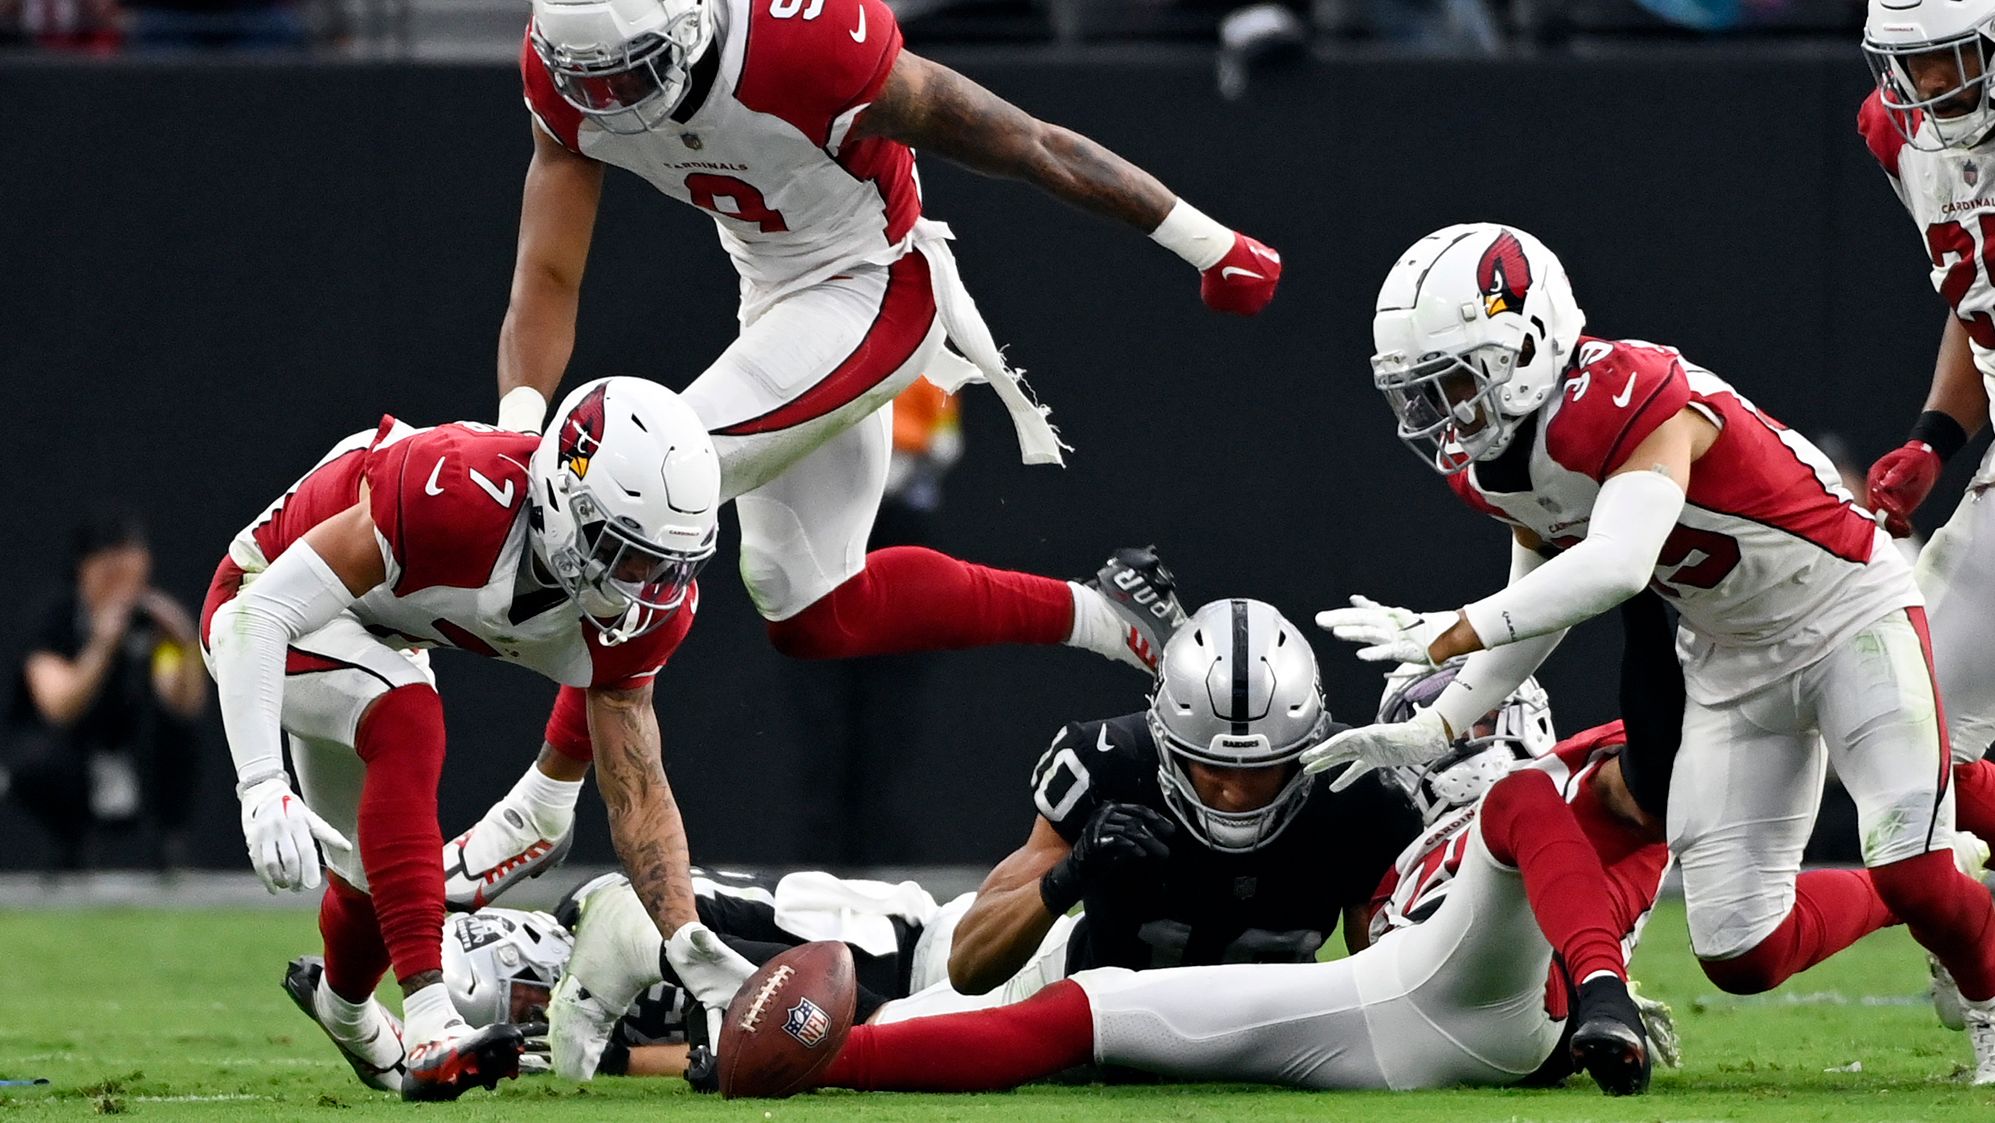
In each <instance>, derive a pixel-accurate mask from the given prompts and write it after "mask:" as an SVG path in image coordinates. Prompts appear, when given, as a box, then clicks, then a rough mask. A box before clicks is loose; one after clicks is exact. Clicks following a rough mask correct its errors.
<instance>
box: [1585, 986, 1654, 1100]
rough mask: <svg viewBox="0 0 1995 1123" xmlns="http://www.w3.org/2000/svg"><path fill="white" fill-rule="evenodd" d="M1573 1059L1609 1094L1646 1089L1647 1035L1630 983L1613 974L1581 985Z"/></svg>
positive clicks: (1647, 1067)
mask: <svg viewBox="0 0 1995 1123" xmlns="http://www.w3.org/2000/svg"><path fill="white" fill-rule="evenodd" d="M1572 1016H1573V1017H1574V1018H1575V1019H1577V1020H1578V1022H1579V1028H1578V1029H1576V1030H1574V1031H1573V1035H1572V1044H1571V1049H1572V1062H1573V1066H1574V1067H1576V1068H1582V1069H1585V1070H1586V1072H1587V1074H1588V1075H1589V1076H1591V1077H1593V1082H1594V1083H1595V1084H1598V1085H1600V1090H1601V1091H1603V1092H1605V1093H1607V1094H1608V1095H1610V1096H1639V1095H1641V1094H1642V1093H1644V1092H1646V1091H1648V1090H1649V1073H1650V1070H1651V1067H1652V1062H1651V1061H1650V1058H1649V1038H1648V1034H1647V1033H1645V1032H1644V1031H1643V1029H1642V1015H1641V1011H1639V1010H1638V1009H1636V1007H1635V1000H1634V999H1633V998H1631V997H1629V995H1628V985H1627V984H1626V983H1624V982H1622V981H1621V980H1620V979H1616V978H1613V977H1612V976H1602V977H1601V978H1598V979H1593V980H1590V981H1588V982H1586V983H1584V984H1582V985H1581V986H1580V988H1579V998H1578V1001H1577V1002H1576V1003H1575V1006H1574V1010H1573V1015H1572Z"/></svg>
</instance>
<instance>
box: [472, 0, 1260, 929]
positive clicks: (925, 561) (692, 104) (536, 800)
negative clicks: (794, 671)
mask: <svg viewBox="0 0 1995 1123" xmlns="http://www.w3.org/2000/svg"><path fill="white" fill-rule="evenodd" d="M520 71H521V75H522V78H523V79H524V83H525V95H526V103H527V108H528V110H529V111H530V113H531V114H532V117H533V122H534V123H533V127H532V132H533V145H534V152H533V162H532V164H531V166H530V167H529V168H528V170H527V177H526V192H525V198H524V200H523V202H522V205H521V218H520V233H519V252H518V259H517V263H516V266H515V270H514V274H513V288H512V301H511V305H510V307H509V308H508V309H507V312H506V319H505V324H504V326H503V328H502V329H501V331H500V335H499V390H500V393H501V394H502V395H503V400H502V402H501V407H500V424H501V425H502V426H506V427H510V428H516V429H526V430H534V429H537V428H538V427H539V424H540V418H541V412H542V410H543V409H544V407H545V402H546V400H547V399H548V397H549V396H551V395H552V393H553V392H554V389H555V387H556V386H557V385H558V384H559V382H560V380H561V375H562V369H563V368H564V367H565V366H566V365H567V363H568V359H569V355H570V353H571V351H572V349H573V345H574V339H575V315H576V307H577V303H578V300H579V295H580V289H581V282H582V274H583V269H584V266H585V264H586V262H587V260H588V254H589V241H590V237H591V233H592V230H593V228H594V224H595V217H596V211H597V201H598V197H599V195H600V193H601V190H602V182H603V176H604V169H605V168H607V167H617V168H623V169H625V170H627V171H630V172H632V173H634V174H636V175H638V176H640V177H642V178H643V179H644V180H645V181H646V182H647V183H649V184H650V185H651V186H652V187H654V188H656V189H657V190H658V191H660V192H662V193H663V194H665V195H668V196H670V197H672V198H675V199H678V200H681V201H683V202H687V203H690V204H692V205H693V206H695V207H698V208H700V209H701V210H703V211H705V212H707V213H708V214H710V215H711V216H712V217H713V220H714V225H715V227H716V228H717V230H718V232H719V234H720V241H721V245H722V247H723V248H725V249H726V250H727V253H728V255H729V257H731V258H732V259H733V261H734V265H735V268H736V270H737V271H738V272H739V273H740V275H741V305H740V323H741V335H740V338H739V339H738V340H737V341H736V342H735V343H734V344H733V345H732V346H730V347H729V348H728V349H727V350H726V351H725V352H723V353H722V354H721V355H720V357H719V358H718V359H716V360H715V361H714V363H713V364H712V365H711V366H709V367H708V368H707V370H706V371H705V372H704V373H703V374H701V375H700V376H699V377H698V378H697V379H695V380H694V381H693V383H692V384H691V385H690V386H689V387H688V388H687V389H686V400H687V401H688V402H690V403H691V404H692V406H693V408H694V410H695V411H697V412H698V413H699V415H700V416H701V418H702V419H704V420H705V422H706V423H707V427H708V429H709V430H711V431H712V433H713V437H714V444H715V446H716V447H717V448H718V449H719V451H720V458H721V474H722V479H721V495H722V498H723V500H725V499H737V500H738V502H737V510H738V512H739V514H740V517H741V539H742V541H741V573H742V577H743V579H744V581H745V582H746V583H747V586H748V591H749V593H750V595H751V597H752V598H753V599H754V601H755V604H756V607H757V609H758V610H759V611H760V612H761V614H762V616H763V617H764V618H765V619H766V620H767V621H768V628H769V637H770V640H771V642H773V643H774V645H775V646H776V648H777V649H778V650H779V651H782V652H784V653H785V654H788V655H792V656H797V657H802V658H845V657H852V656H861V655H879V654H888V653H896V652H905V651H923V650H936V649H945V648H963V647H975V646H982V645H986V644H998V643H1037V644H1054V643H1067V644H1071V645H1074V646H1078V647H1083V648H1087V649H1090V650H1093V651H1096V652H1099V653H1101V654H1103V655H1107V656H1110V657H1112V658H1119V659H1125V660H1128V661H1131V662H1137V663H1141V664H1145V665H1147V664H1150V663H1153V662H1154V661H1155V655H1156V652H1157V651H1158V650H1159V649H1161V647H1162V645H1163V641H1164V639H1166V638H1168V635H1169V630H1170V626H1173V625H1175V623H1176V622H1178V621H1181V620H1182V619H1183V613H1182V610H1181V609H1180V608H1179V607H1178V606H1177V604H1176V601H1175V599H1174V598H1172V597H1170V595H1169V587H1168V581H1167V580H1165V579H1164V575H1163V574H1161V573H1160V572H1158V570H1157V569H1156V567H1155V561H1154V559H1152V558H1146V557H1141V556H1139V557H1137V558H1135V559H1134V560H1133V564H1132V563H1131V560H1130V559H1123V560H1119V561H1112V562H1111V563H1110V565H1109V566H1108V567H1107V568H1106V569H1105V570H1104V571H1103V572H1102V574H1101V575H1099V576H1098V577H1097V579H1096V580H1095V581H1093V582H1089V583H1086V584H1083V583H1077V582H1068V581H1062V580H1055V579H1050V578H1045V577H1038V576H1033V575H1030V574H1024V573H1015V572H1008V571H1003V570H996V569H991V568H988V567H985V566H979V565H972V564H968V563H965V562H962V561H958V560H957V559H955V558H951V557H948V556H946V555H943V554H941V553H938V552H936V551H933V550H927V549H921V548H915V547H895V548H892V549H888V550H882V551H879V552H877V553H874V554H871V555H868V554H867V552H866V539H867V536H868V533H869V531H870V530H871V527H872V523H873V517H874V514H875V512H876V511H877V510H878V507H879V503H880V497H881V495H882V491H883V488H884V486H885V480H886V470H887V460H888V453H889V451H890V446H891V437H890V426H889V419H888V415H887V412H886V407H887V405H888V403H889V402H890V401H891V399H892V398H893V397H894V396H895V395H896V394H898V393H899V392H900V391H901V390H903V389H905V388H906V387H907V386H908V385H909V384H910V383H912V382H913V381H914V379H915V377H916V376H918V375H921V374H926V375H927V376H928V378H929V379H930V381H933V382H936V383H938V384H939V385H941V386H942V387H943V388H944V389H954V388H956V386H957V385H959V384H961V383H963V382H965V381H969V380H978V381H987V382H989V383H990V384H991V385H992V387H993V388H994V389H996V390H997V391H998V392H999V394H1000V395H1001V396H1002V397H1003V398H1004V401H1005V403H1006V405H1007V406H1008V407H1009V408H1010V410H1011V412H1012V416H1013V419H1014V422H1015V423H1016V424H1017V426H1018V429H1019V436H1020V440H1021V444H1022V447H1023V449H1024V452H1025V459H1026V461H1027V463H1057V462H1058V461H1059V459H1060V453H1061V447H1062V446H1061V445H1060V442H1059V439H1058V438H1057V437H1056V436H1055V434H1054V432H1053V430H1052V429H1051V427H1050V426H1049V425H1048V423H1047V421H1046V417H1045V412H1044V411H1043V410H1042V409H1041V408H1040V407H1039V406H1038V405H1037V404H1036V402H1034V401H1033V400H1032V398H1031V397H1030V395H1029V393H1028V391H1026V390H1025V389H1024V388H1023V387H1022V384H1021V383H1019V382H1018V380H1017V378H1016V375H1015V374H1014V373H1013V372H1012V371H1011V370H1010V369H1009V368H1007V366H1006V365H1005V361H1004V359H1003V358H1002V357H1001V355H1000V354H999V351H998V348H997V346H996V345H995V343H994V342H993V340H992V338H991V334H990V331H989V329H988V328H986V327H985V325H984V323H983V321H982V319H981V318H980V316H979V315H978V313H977V309H976V304H975V302H974V301H972V300H971V299H970V296H969V294H968V292H967V291H966V290H965V289H964V286H963V284H962V282H961V280H960V279H959V277H958V274H957V269H956V264H955V260H954V258H953V256H952V255H951V253H950V252H949V247H948V244H947V239H948V238H949V236H950V235H949V231H948V228H947V227H945V226H943V225H941V224H939V223H935V222H931V221H928V220H925V219H923V218H922V198H921V191H920V184H919V182H918V180H917V178H916V174H915V168H914V162H915V161H914V152H913V149H915V148H919V149H921V150H922V151H923V152H925V153H927V154H930V155H935V156H941V157H943V158H945V159H949V160H952V161H954V162H956V163H959V164H962V165H964V166H966V167H969V168H971V169H972V170H974V171H978V172H982V173H984V174H987V175H994V176H1002V177H1005V178H1010V179H1017V180H1023V181H1025V182H1028V183H1031V184H1033V185H1035V186H1037V187H1039V188H1041V189H1042V190H1045V191H1047V192H1048V193H1050V194H1052V195H1054V196H1055V197H1057V198H1060V199H1062V200H1065V201H1066V202H1069V203H1072V204H1074V205H1076V206H1078V207H1081V208H1083V209H1085V210H1087V211H1090V212H1091V213H1094V214H1098V215H1101V216H1103V217H1105V218H1109V219H1112V220H1114V221H1117V222H1120V223H1123V224H1125V225H1128V226H1131V227H1134V228H1135V229H1137V230H1139V231H1142V232H1144V233H1147V234H1149V235H1150V236H1151V237H1152V238H1153V239H1154V240H1156V241H1157V242H1158V243H1160V244H1161V245H1163V246H1164V247H1166V248H1167V249H1169V250H1171V251H1173V252H1175V253H1176V254H1178V255H1179V256H1180V257H1182V258H1184V259H1185V260H1186V261H1187V262H1189V263H1190V264H1192V265H1193V266H1194V267H1195V268H1197V269H1198V270H1199V271H1200V272H1201V274H1202V278H1203V280H1202V293H1203V296H1204V299H1205V301H1206V303H1207V304H1209V305H1211V306H1212V307H1213V308H1215V309H1219V310H1221V311H1227V312H1236V313H1243V314H1251V313H1254V312H1257V311H1259V310H1260V309H1261V307H1262V306H1263V305H1265V304H1266V303H1267V302H1268V300H1269V299H1271V298H1272V296H1273V295H1274V291H1275V285H1276V283H1277V281H1278V279H1279V277H1280V275H1281V259H1280V258H1279V256H1278V255H1277V254H1276V253H1275V252H1274V251H1273V250H1271V249H1269V248H1268V247H1267V246H1265V245H1263V244H1261V243H1260V242H1258V241H1255V240H1254V239H1252V238H1249V237H1247V236H1246V235H1244V234H1238V233H1235V232H1234V231H1233V230H1231V229H1229V228H1227V227H1225V226H1223V225H1221V224H1219V223H1218V222H1216V221H1214V220H1212V219H1210V218H1208V217H1206V216H1205V215H1204V214H1202V213H1200V212H1199V211H1198V210H1197V209H1196V208H1194V207H1192V206H1191V205H1189V204H1188V203H1186V202H1184V201H1183V200H1181V199H1178V198H1177V197H1175V196H1174V195H1173V194H1172V193H1171V192H1170V191H1169V190H1168V189H1166V188H1165V187H1164V186H1163V185H1162V184H1161V183H1159V182H1158V181H1157V180H1156V179H1155V178H1154V177H1152V176H1150V175H1149V174H1148V173H1146V172H1144V171H1142V170H1141V169H1139V168H1136V167H1134V166H1132V165H1131V164H1129V163H1128V162H1127V161H1125V160H1123V159H1121V158H1120V157H1118V156H1116V155H1114V154H1113V153H1111V152H1109V151H1107V150H1106V149H1104V148H1102V147H1101V146H1100V145H1097V144H1095V143H1094V142H1092V141H1090V140H1088V139H1087V138H1085V137H1082V136H1079V135H1077V134H1075V133H1073V132H1071V131H1069V130H1067V129H1063V128H1060V127H1058V126H1054V125H1049V124H1047V123H1045V122H1042V121H1039V120H1036V119H1034V118H1033V117H1031V116H1030V115H1028V114H1026V113H1024V112H1022V111H1021V110H1019V109H1018V108H1016V107H1015V106H1013V105H1011V104H1009V103H1008V102H1006V101H1004V100H1002V99H1001V98H999V97H997V96H995V95H993V94H992V93H990V92H989V91H987V90H985V89H983V88H982V87H980V86H978V85H977V84H976V83H974V82H971V81H969V80H968V79H966V78H964V77H963V76H962V75H960V74H957V73H956V72H954V71H952V70H950V69H949V68H947V67H944V66H940V65H937V64H936V63H933V62H930V61H929V60H927V59H924V58H921V57H919V56H917V55H915V54H913V53H912V52H909V51H905V50H903V49H902V46H901V32H900V28H899V26H898V25H897V23H896V22H895V19H894V14H893V10H892V9H891V8H889V7H888V6H887V4H886V3H884V2H883V0H535V3H534V5H533V20H532V23H531V25H530V26H529V27H528V29H527V34H526V40H525V42H524V43H523V44H522V47H521V53H520ZM1021 233H1022V232H1021ZM1048 261H1049V262H1050V261H1051V258H1050V257H1049V258H1048ZM659 309H660V312H661V313H663V312H665V311H666V306H665V304H664V303H662V302H661V304H660V305H659ZM663 323H664V321H661V329H662V324H663ZM945 340H946V341H948V342H950V343H953V344H954V345H955V347H956V349H957V350H959V351H960V352H961V353H962V355H965V356H968V360H969V361H968V362H965V361H964V359H962V358H959V357H958V356H957V355H956V354H955V353H954V352H951V351H950V350H948V349H946V348H945V347H944V342H945ZM1149 609H1155V610H1156V613H1155V614H1152V613H1151V612H1149V611H1147V610H1149ZM542 762H543V770H542V775H541V776H540V777H538V778H536V777H535V776H533V775H529V776H528V777H526V778H525V779H524V780H522V782H521V787H520V788H519V789H516V791H515V793H514V795H513V796H512V797H510V798H509V799H508V800H506V801H504V802H502V803H501V805H500V806H499V807H497V808H495V809H494V810H493V812H492V813H491V814H488V815H487V816H486V818H485V819H484V820H483V821H482V822H481V824H480V825H479V826H478V827H476V828H475V829H474V831H473V832H472V833H471V834H470V835H469V836H468V837H466V838H464V839H462V840H461V842H462V845H461V846H459V847H456V848H454V849H453V851H452V852H451V853H449V854H446V856H445V861H446V863H447V864H449V865H451V866H453V867H461V868H462V869H463V873H462V874H461V875H458V876H455V877H453V881H452V884H453V896H454V897H457V896H460V895H468V894H474V893H477V892H478V891H479V890H480V889H481V888H482V889H484V890H486V891H485V892H484V893H483V896H484V897H487V898H488V897H489V896H490V895H491V891H494V890H497V889H500V888H503V887H504V883H505V882H506V880H507V879H508V878H510V879H513V880H516V879H517V877H518V876H520V875H522V874H525V873H529V872H531V871H532V870H534V869H537V868H539V867H540V865H542V864H543V863H544V862H545V860H546V855H547V853H548V851H549V850H550V849H551V848H552V846H553V845H554V844H553V842H552V841H551V840H554V839H558V838H559V837H560V834H559V831H560V830H561V829H562V827H563V826H564V825H565V824H566V822H567V821H568V820H569V817H570V816H571V815H572V811H571V810H570V808H571V807H572V797H571V796H569V795H568V794H567V793H570V792H572V790H573V783H574V782H576V781H579V779H580V777H581V775H582V772H583V769H584V768H585V762H577V761H573V760H568V759H563V758H562V757H560V755H559V754H558V753H556V754H544V755H543V757H542ZM563 784H566V785H568V786H566V787H563V786H561V785H563ZM564 799H566V800H569V802H566V803H564ZM509 812H510V813H511V814H510V817H509V814H508V813H509ZM513 819H517V820H519V822H518V823H513V822H512V821H511V820H513ZM494 870H498V871H501V872H499V873H497V874H496V875H494V874H493V872H492V871H494ZM463 903H465V904H467V905H468V904H473V903H474V902H472V901H470V900H468V899H467V900H465V901H464V902H463Z"/></svg>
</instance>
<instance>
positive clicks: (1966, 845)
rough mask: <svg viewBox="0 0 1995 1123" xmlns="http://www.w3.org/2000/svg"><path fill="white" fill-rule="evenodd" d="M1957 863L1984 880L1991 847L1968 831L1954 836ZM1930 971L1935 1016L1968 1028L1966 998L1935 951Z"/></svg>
mask: <svg viewBox="0 0 1995 1123" xmlns="http://www.w3.org/2000/svg"><path fill="white" fill-rule="evenodd" d="M1953 864H1954V868H1956V869H1958V870H1960V872H1961V873H1962V874H1965V875H1966V876H1968V877H1971V878H1973V879H1974V880H1976V881H1980V880H1981V879H1982V878H1984V877H1985V876H1987V873H1988V868H1987V867H1988V844H1987V843H1985V842H1983V841H1981V839H1980V838H1978V837H1976V836H1975V835H1973V834H1970V833H1968V832H1967V831H1955V832H1954V835H1953ZM1926 970H1927V971H1929V972H1931V973H1932V976H1933V1013H1934V1014H1936V1015H1938V1017H1939V1019H1940V1024H1941V1025H1943V1026H1945V1027H1946V1028H1948V1029H1951V1030H1962V1029H1966V1028H1967V1013H1966V1006H1967V1001H1966V999H1964V998H1962V997H1961V994H1960V987H1959V986H1958V985H1957V984H1955V982H1954V981H1953V974H1952V973H1951V972H1949V971H1948V970H1947V969H1946V966H1945V965H1944V964H1942V963H1941V962H1940V961H1939V957H1938V956H1936V955H1934V954H1933V953H1931V952H1927V953H1926Z"/></svg>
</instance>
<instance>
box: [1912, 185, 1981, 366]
mask: <svg viewBox="0 0 1995 1123" xmlns="http://www.w3.org/2000/svg"><path fill="white" fill-rule="evenodd" d="M1978 226H1979V230H1980V238H1979V241H1980V243H1981V256H1980V257H1979V258H1976V256H1975V253H1974V250H1975V242H1976V237H1975V235H1974V234H1972V233H1969V232H1968V229H1967V227H1965V226H1962V225H1961V224H1960V223H1958V222H1936V223H1934V224H1933V225H1931V226H1928V227H1927V228H1926V248H1927V249H1928V250H1930V251H1931V252H1932V255H1933V267H1934V268H1935V269H1945V270H1946V271H1947V272H1946V276H1945V277H1944V278H1942V279H1941V280H1940V299H1942V300H1945V301H1946V302H1947V305H1948V306H1949V307H1951V308H1952V309H1953V314H1954V315H1955V316H1957V317H1959V318H1960V323H1961V326H1962V327H1964V328H1966V329H1967V337H1968V338H1969V339H1972V340H1974V342H1975V343H1977V344H1979V345H1980V346H1982V347H1984V348H1995V316H1992V315H1990V314H1989V313H1987V312H1968V311H1966V310H1964V309H1963V308H1961V306H1960V305H1961V301H1963V300H1966V299H1967V294H1968V293H1969V292H1970V291H1972V290H1973V288H1974V283H1975V282H1976V281H1980V282H1981V283H1982V284H1984V285H1995V215H1991V214H1984V215H1981V216H1980V220H1979V222H1978ZM1950 257H1957V258H1958V259H1959V260H1957V261H1955V262H1954V263H1953V264H1952V265H1951V266H1949V265H1948V264H1947V259H1948V258H1950Z"/></svg>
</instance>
